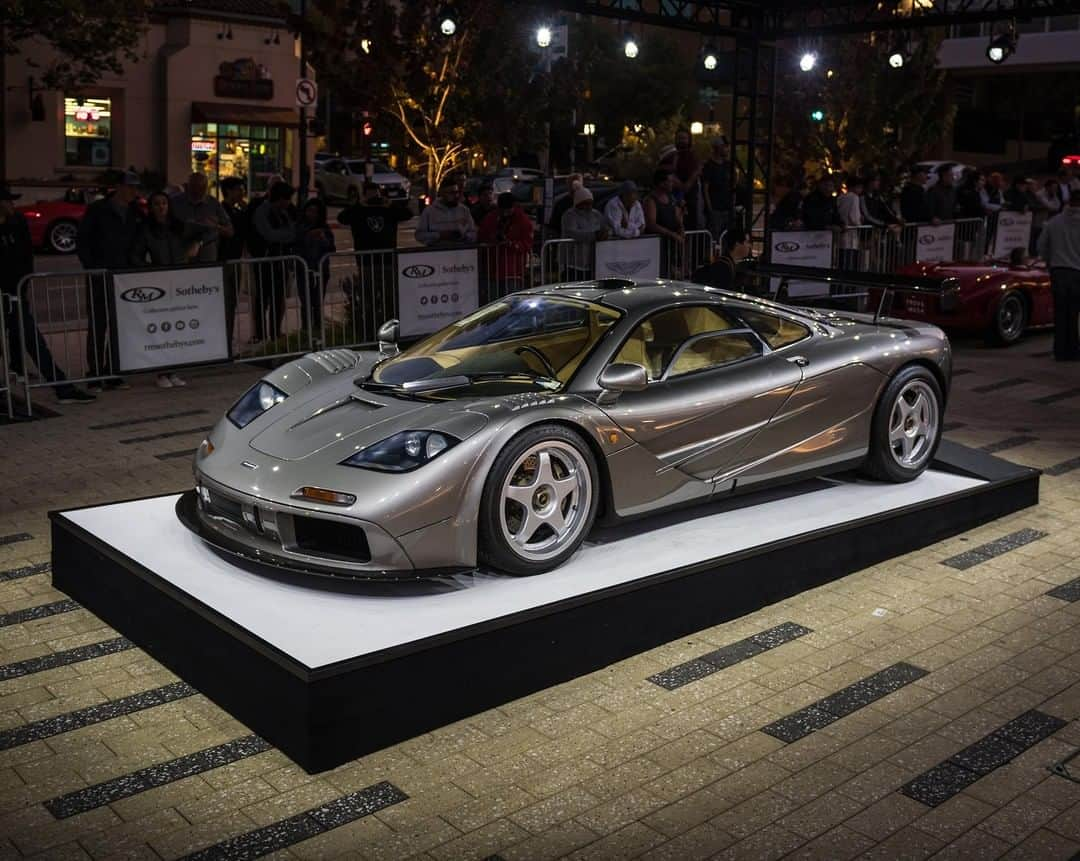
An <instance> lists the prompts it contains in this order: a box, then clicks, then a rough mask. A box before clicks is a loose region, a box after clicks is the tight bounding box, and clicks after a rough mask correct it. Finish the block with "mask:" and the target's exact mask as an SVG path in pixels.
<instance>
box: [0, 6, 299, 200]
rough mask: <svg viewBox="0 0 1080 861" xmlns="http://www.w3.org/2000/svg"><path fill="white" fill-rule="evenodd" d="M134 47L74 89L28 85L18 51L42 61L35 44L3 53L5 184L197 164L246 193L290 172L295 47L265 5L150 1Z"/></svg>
mask: <svg viewBox="0 0 1080 861" xmlns="http://www.w3.org/2000/svg"><path fill="white" fill-rule="evenodd" d="M140 53H141V58H140V60H139V61H138V62H134V63H128V64H126V66H125V67H124V69H123V72H122V74H120V75H106V76H104V77H102V78H101V79H100V80H99V81H98V82H97V83H96V84H95V85H93V86H90V87H86V88H83V89H80V90H78V91H73V92H55V91H38V92H37V93H34V92H33V91H30V90H29V88H28V86H27V81H28V72H29V73H30V75H31V76H32V73H33V68H32V67H28V64H27V58H30V59H33V60H35V61H37V62H38V63H39V64H40V65H42V66H44V65H46V64H47V63H48V61H49V57H48V56H42V55H41V54H40V53H39V54H38V55H35V53H34V48H33V46H30V47H27V48H25V49H24V53H23V54H20V55H16V56H13V57H7V58H5V59H4V62H5V63H6V69H5V78H6V81H7V82H8V92H7V97H6V99H5V100H4V101H5V104H4V116H3V120H4V126H5V134H4V149H5V152H4V156H5V168H6V173H7V177H8V179H9V180H10V181H11V182H13V183H15V184H18V185H22V186H32V185H35V184H52V183H54V182H67V183H71V184H81V183H88V184H93V182H94V181H95V179H96V178H97V177H100V176H101V174H102V173H103V172H105V171H107V170H109V169H118V170H124V169H128V168H134V169H135V170H137V171H139V172H142V173H145V174H148V175H151V176H156V177H159V178H160V182H161V183H162V184H166V185H176V184H180V183H182V182H183V181H184V180H185V179H186V177H187V176H188V175H189V174H190V173H191V172H193V171H197V172H200V173H204V174H206V176H207V178H208V179H209V180H210V184H211V188H212V189H216V188H217V186H218V184H219V183H220V181H221V180H222V179H224V178H225V177H227V176H238V177H241V178H242V179H244V181H245V182H246V183H247V185H248V189H249V191H259V190H261V189H263V188H265V186H266V182H267V179H268V178H269V177H270V176H271V175H273V174H283V175H285V176H286V177H287V178H291V179H292V180H293V181H294V182H295V181H296V180H297V179H298V176H299V171H298V170H297V158H298V152H299V146H298V133H299V112H298V110H297V105H296V81H297V77H298V71H299V48H298V44H297V42H296V40H295V39H294V38H293V36H292V35H291V34H290V33H288V32H287V31H286V30H285V21H284V19H283V18H282V17H281V12H280V7H279V6H278V5H277V4H275V3H273V2H272V0H157V3H156V5H155V8H154V12H153V13H152V15H151V17H150V20H149V22H148V26H147V30H146V32H145V34H144V36H143V49H142V51H141V52H140ZM31 80H32V78H31ZM13 84H15V85H17V86H12V85H13ZM37 97H40V100H41V101H40V102H38V104H37V105H36V106H35V105H34V100H35V98H37ZM42 106H43V107H44V111H41V107H42ZM311 155H312V154H311V153H310V152H309V153H308V158H309V159H310V158H311Z"/></svg>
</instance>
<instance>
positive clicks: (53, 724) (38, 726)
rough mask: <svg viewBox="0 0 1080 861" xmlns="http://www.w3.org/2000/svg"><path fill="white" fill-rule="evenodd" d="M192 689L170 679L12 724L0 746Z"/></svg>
mask: <svg viewBox="0 0 1080 861" xmlns="http://www.w3.org/2000/svg"><path fill="white" fill-rule="evenodd" d="M196 693H198V691H196V690H195V688H193V687H191V685H189V684H187V683H185V682H173V683H172V684H171V685H165V686H163V687H160V688H153V689H152V690H149V691H143V692H142V693H138V694H132V695H131V696H130V697H124V698H122V699H119V700H111V701H109V702H107V703H100V704H99V705H96V706H89V707H87V708H84V709H79V710H78V711H73V712H68V713H67V714H62V715H57V716H56V717H51V718H45V719H44V720H39V721H34V722H33V723H28V724H24V725H23V726H17V727H13V728H12V729H8V730H4V731H3V732H0V750H9V749H10V748H13V747H18V746H19V745H21V744H28V743H29V742H32V741H40V740H41V739H43V738H50V737H51V736H54V735H60V733H64V732H71V731H72V730H76V729H82V728H83V727H84V726H90V725H91V724H95V723H101V722H102V721H107V720H112V719H113V718H116V717H121V716H123V715H129V714H131V713H132V712H139V711H143V710H144V709H149V708H153V707H154V706H160V705H164V704H165V703H171V702H173V701H175V700H181V699H184V698H185V697H190V696H194V695H195V694H196Z"/></svg>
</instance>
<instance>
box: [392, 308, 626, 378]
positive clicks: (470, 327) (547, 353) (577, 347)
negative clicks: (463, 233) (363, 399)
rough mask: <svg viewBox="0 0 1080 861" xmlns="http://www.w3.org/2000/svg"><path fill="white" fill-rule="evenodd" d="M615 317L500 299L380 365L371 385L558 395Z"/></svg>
mask: <svg viewBox="0 0 1080 861" xmlns="http://www.w3.org/2000/svg"><path fill="white" fill-rule="evenodd" d="M620 316H621V314H620V312H618V311H616V310H614V309H612V308H605V307H603V306H602V305H595V304H593V303H591V302H584V301H581V300H579V299H569V298H563V297H561V296H507V297H506V298H504V299H500V300H499V301H498V302H494V303H492V304H491V305H486V306H485V307H483V308H481V309H480V310H479V311H476V312H475V313H473V314H470V315H469V316H467V317H465V318H463V319H461V320H459V321H457V322H456V323H452V324H451V325H449V326H447V327H446V328H445V329H442V330H440V331H438V332H436V333H435V334H434V335H430V336H428V337H427V338H425V339H424V340H423V341H421V342H420V343H418V344H415V345H413V346H412V347H410V348H409V349H408V350H406V351H405V352H403V353H402V354H401V355H399V356H395V357H394V358H393V359H390V360H389V361H387V362H383V363H382V364H380V365H379V366H378V367H377V368H376V369H375V373H374V374H373V375H372V381H373V382H374V383H376V384H378V385H385V386H404V385H406V384H416V383H418V382H419V381H421V380H423V381H430V383H431V385H430V386H425V388H426V389H428V390H432V389H433V388H434V387H435V386H437V384H438V383H437V381H438V380H445V381H446V383H447V385H448V386H453V387H454V388H453V392H452V393H456V394H461V392H462V389H469V390H471V392H470V393H471V394H474V395H475V394H481V395H488V394H505V393H510V392H515V391H558V390H559V389H561V388H563V386H565V385H566V384H567V383H568V382H569V381H570V379H571V377H573V375H574V372H575V371H577V369H578V367H580V365H581V363H582V362H583V361H584V360H585V358H586V356H588V355H589V353H590V352H591V350H592V348H593V347H594V346H595V345H596V343H597V342H598V341H599V340H600V339H601V338H602V337H603V336H604V334H605V333H606V332H607V331H608V330H609V329H610V328H611V326H612V324H614V323H615V322H616V321H617V320H618V319H619V317H620ZM446 391H447V392H448V393H451V390H450V389H449V388H448V389H447V390H446Z"/></svg>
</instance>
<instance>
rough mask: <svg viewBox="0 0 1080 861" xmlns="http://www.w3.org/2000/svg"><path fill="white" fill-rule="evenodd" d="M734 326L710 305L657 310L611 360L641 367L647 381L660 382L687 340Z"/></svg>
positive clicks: (631, 334)
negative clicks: (644, 371) (643, 369)
mask: <svg viewBox="0 0 1080 861" xmlns="http://www.w3.org/2000/svg"><path fill="white" fill-rule="evenodd" d="M734 327H735V323H734V322H733V321H732V319H731V318H730V317H729V316H728V315H727V314H726V313H724V312H723V311H721V310H720V309H719V308H714V307H711V306H709V305H684V306H681V307H679V308H671V309H669V310H667V311H660V312H659V313H657V314H653V315H652V316H651V317H649V318H648V319H646V320H643V321H642V322H641V323H639V324H638V326H637V328H636V329H634V331H633V332H631V333H630V337H629V338H627V339H626V342H625V343H624V344H623V346H622V348H621V349H620V350H619V353H618V355H617V356H615V358H614V359H613V361H614V362H630V363H632V364H635V365H641V366H642V367H644V368H645V370H646V371H647V372H648V375H649V380H650V381H652V380H659V379H660V378H661V377H663V376H664V372H665V371H666V370H667V366H668V365H669V364H670V363H671V360H672V359H673V358H675V354H676V353H678V352H679V348H680V347H682V345H683V344H685V343H686V342H687V341H689V340H690V339H692V338H697V337H699V336H701V335H707V334H710V333H713V332H722V331H724V330H726V329H731V328H734Z"/></svg>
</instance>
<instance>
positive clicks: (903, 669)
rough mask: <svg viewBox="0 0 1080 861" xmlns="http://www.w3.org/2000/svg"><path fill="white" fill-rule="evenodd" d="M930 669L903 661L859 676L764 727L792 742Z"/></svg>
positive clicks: (923, 674) (766, 730)
mask: <svg viewBox="0 0 1080 861" xmlns="http://www.w3.org/2000/svg"><path fill="white" fill-rule="evenodd" d="M927 672H928V671H927V670H924V669H922V668H921V667H916V666H914V665H912V664H906V663H904V662H902V661H901V662H900V663H898V664H893V665H892V666H891V667H886V668H885V669H884V670H880V671H879V672H876V673H874V674H873V675H869V676H867V677H866V678H863V679H859V680H858V681H857V682H853V683H852V684H850V685H848V686H847V687H846V688H842V689H841V690H839V691H837V692H836V693H835V694H830V695H829V696H827V697H825V698H824V699H820V700H818V701H817V702H815V703H811V704H810V705H808V706H806V707H805V708H801V709H799V710H798V711H796V712H792V713H791V714H789V715H785V716H784V717H782V718H780V720H778V721H774V722H773V723H771V724H768V725H767V726H764V727H762V729H761V731H762V732H763V733H765V734H766V735H771V736H772V737H773V738H778V739H780V741H783V742H787V743H788V744H790V743H791V742H793V741H798V740H799V739H800V738H803V737H804V736H808V735H810V733H812V732H814V731H815V730H819V729H821V728H822V727H823V726H828V725H829V724H831V723H832V722H833V721H837V720H839V719H840V718H842V717H846V716H847V715H849V714H851V713H852V712H856V711H858V710H859V709H861V708H863V707H864V706H868V705H870V703H872V702H875V701H876V700H880V699H881V698H882V697H885V696H888V695H889V694H891V693H893V692H894V691H898V690H900V688H902V687H905V686H906V685H910V684H911V683H912V682H914V681H915V680H916V679H921V678H922V677H923V676H925V675H926V674H927Z"/></svg>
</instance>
